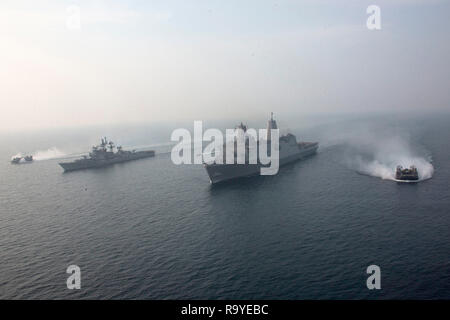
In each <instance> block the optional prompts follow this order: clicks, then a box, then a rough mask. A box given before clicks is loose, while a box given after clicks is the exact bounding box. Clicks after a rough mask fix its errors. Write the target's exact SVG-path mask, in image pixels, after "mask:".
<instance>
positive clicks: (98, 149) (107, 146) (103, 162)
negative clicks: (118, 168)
mask: <svg viewBox="0 0 450 320" xmlns="http://www.w3.org/2000/svg"><path fill="white" fill-rule="evenodd" d="M114 149H117V151H116V152H114ZM154 155H155V151H153V150H149V151H134V150H133V151H124V150H122V147H120V146H118V147H117V148H116V147H115V145H114V143H113V142H112V141H108V140H107V139H106V138H102V143H101V144H100V145H98V146H93V147H92V152H90V153H89V156H84V157H83V158H81V159H77V160H75V161H73V162H60V163H59V165H60V166H61V167H62V168H63V169H64V171H74V170H81V169H89V168H101V167H105V166H108V165H111V164H115V163H121V162H126V161H131V160H137V159H142V158H149V157H153V156H154Z"/></svg>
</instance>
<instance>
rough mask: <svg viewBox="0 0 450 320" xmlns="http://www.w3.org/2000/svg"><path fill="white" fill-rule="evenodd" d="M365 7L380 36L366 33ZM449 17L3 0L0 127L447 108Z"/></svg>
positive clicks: (353, 9) (300, 5) (275, 4)
mask: <svg viewBox="0 0 450 320" xmlns="http://www.w3.org/2000/svg"><path fill="white" fill-rule="evenodd" d="M370 4H376V5H378V6H380V8H381V27H382V29H381V30H376V31H373V30H372V31H371V30H368V29H367V27H366V20H367V17H368V14H367V13H366V8H367V7H368V5H370ZM78 9H79V12H80V15H79V18H80V19H79V21H80V28H77V23H76V22H77V20H76V17H77V15H76V12H77V10H78ZM449 12H450V1H438V0H411V1H408V0H380V1H375V0H372V1H362V0H348V1H336V0H305V1H301V0H297V1H294V0H285V1H283V0H279V1H275V0H271V1H269V0H267V1H262V0H236V1H235V0H220V1H218V0H209V1H208V0H203V1H201V0H198V1H194V0H192V1H187V0H179V1H175V0H172V1H171V0H164V1H113V0H110V1H106V0H105V1H96V0H89V1H76V0H73V1H62V0H57V1H56V0H55V1H44V0H41V1H36V0H30V1H20V0H13V1H7V0H2V1H1V2H0V107H1V117H0V130H12V129H20V128H48V127H61V126H77V125H92V124H108V123H133V122H146V121H172V120H194V119H198V120H202V119H205V120H207V119H213V118H227V119H231V118H234V119H238V120H240V119H248V118H249V117H251V116H252V115H257V116H261V115H263V116H265V115H267V114H268V113H269V112H270V111H275V112H277V113H278V114H282V115H283V114H284V115H285V116H286V115H288V114H289V115H294V114H299V115H301V114H306V113H326V112H333V113H336V112H365V111H375V112H377V111H410V110H421V111H428V110H430V111H432V110H436V111H445V110H449V109H450V90H449V89H450V42H449V41H448V38H449V36H448V34H449V32H450V16H449ZM74 19H75V20H74ZM74 21H75V22H74ZM280 117H281V115H280Z"/></svg>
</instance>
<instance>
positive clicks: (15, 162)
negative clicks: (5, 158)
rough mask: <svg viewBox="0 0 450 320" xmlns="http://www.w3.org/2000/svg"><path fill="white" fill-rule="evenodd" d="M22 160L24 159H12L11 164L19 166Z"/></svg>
mask: <svg viewBox="0 0 450 320" xmlns="http://www.w3.org/2000/svg"><path fill="white" fill-rule="evenodd" d="M20 160H22V157H14V158H12V159H11V163H12V164H17V163H19V162H20Z"/></svg>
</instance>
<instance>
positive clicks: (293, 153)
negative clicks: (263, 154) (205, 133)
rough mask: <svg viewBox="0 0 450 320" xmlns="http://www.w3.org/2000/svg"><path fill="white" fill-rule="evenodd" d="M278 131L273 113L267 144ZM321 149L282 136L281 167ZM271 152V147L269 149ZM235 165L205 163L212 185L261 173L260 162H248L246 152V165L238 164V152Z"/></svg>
mask: <svg viewBox="0 0 450 320" xmlns="http://www.w3.org/2000/svg"><path fill="white" fill-rule="evenodd" d="M237 128H238V129H242V131H243V132H244V133H245V132H246V130H247V127H246V126H245V125H243V124H242V123H241V124H240V125H239V126H238V127H237ZM271 129H278V127H277V123H276V121H275V120H274V119H273V113H272V114H271V117H270V120H269V121H268V125H267V138H266V140H267V143H268V144H270V130H271ZM245 139H246V150H247V151H248V143H247V141H248V137H246V138H245ZM259 144H260V142H259V141H258V142H257V147H258V148H259ZM318 147H319V143H318V142H297V138H296V137H295V136H294V135H293V134H290V133H288V134H286V135H282V136H281V137H280V139H279V166H280V167H281V166H284V165H286V164H288V163H291V162H294V161H297V160H300V159H303V158H305V157H308V156H310V155H313V154H315V153H316V151H317V148H318ZM267 149H268V150H270V147H267ZM235 150H236V149H235ZM223 154H224V159H225V157H226V155H225V145H224V150H223ZM234 156H235V163H234V164H225V161H224V162H223V164H219V163H216V161H213V162H210V163H204V164H203V166H204V167H205V169H206V172H207V173H208V176H209V180H210V182H211V184H215V183H218V182H223V181H227V180H231V179H236V178H241V177H248V176H253V175H258V174H259V173H260V169H261V167H263V165H261V164H260V163H259V160H258V161H257V163H256V164H250V163H249V161H248V152H246V158H245V163H244V164H237V163H236V162H237V161H236V156H237V155H236V152H235V155H234Z"/></svg>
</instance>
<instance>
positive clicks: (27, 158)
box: [24, 156, 33, 162]
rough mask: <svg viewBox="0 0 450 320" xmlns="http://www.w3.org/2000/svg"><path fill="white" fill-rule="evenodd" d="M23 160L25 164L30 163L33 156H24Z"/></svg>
mask: <svg viewBox="0 0 450 320" xmlns="http://www.w3.org/2000/svg"><path fill="white" fill-rule="evenodd" d="M24 159H25V161H27V162H31V161H33V156H25V157H24Z"/></svg>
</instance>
